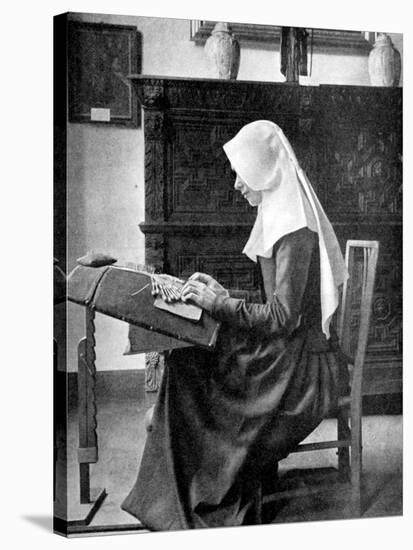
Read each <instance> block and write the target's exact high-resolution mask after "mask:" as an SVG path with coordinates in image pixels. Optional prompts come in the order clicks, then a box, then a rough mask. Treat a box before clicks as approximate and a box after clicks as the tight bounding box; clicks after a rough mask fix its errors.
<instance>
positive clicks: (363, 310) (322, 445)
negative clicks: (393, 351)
mask: <svg viewBox="0 0 413 550" xmlns="http://www.w3.org/2000/svg"><path fill="white" fill-rule="evenodd" d="M378 252H379V243H378V242H377V241H354V240H349V241H347V244H346V255H345V261H346V265H347V268H348V271H349V275H350V276H349V279H348V281H347V284H346V285H344V288H343V291H342V297H341V304H340V308H339V311H338V317H337V319H338V327H337V328H338V337H339V342H340V347H341V350H342V352H343V356H344V357H345V359H346V360H347V363H348V368H349V373H350V384H351V391H350V394H349V395H348V396H346V397H342V398H340V399H339V403H338V409H337V415H336V418H337V439H336V440H333V441H322V442H314V443H302V444H300V445H298V447H297V448H296V449H295V450H294V451H293V452H297V453H302V452H307V451H316V450H323V449H334V448H336V449H337V455H338V468H337V470H336V471H335V474H336V475H335V480H336V481H335V482H328V483H326V484H323V485H322V486H315V487H310V486H307V487H300V488H298V489H290V490H280V491H279V492H277V493H275V494H273V495H265V496H264V497H263V495H262V487H260V488H259V491H258V497H257V502H256V522H257V523H262V505H263V504H267V503H270V502H273V501H277V500H282V499H285V498H292V497H300V496H308V495H310V494H315V493H319V492H321V491H322V492H325V491H331V492H334V491H336V490H337V489H338V488H340V490H342V489H343V488H344V486H347V488H349V489H350V498H351V506H352V512H353V514H354V516H361V514H362V505H361V474H362V426H361V421H362V385H363V365H364V359H365V354H366V347H367V340H368V334H369V325H370V315H371V309H372V301H373V290H374V281H375V274H376V265H377V258H378ZM337 474H338V475H337Z"/></svg>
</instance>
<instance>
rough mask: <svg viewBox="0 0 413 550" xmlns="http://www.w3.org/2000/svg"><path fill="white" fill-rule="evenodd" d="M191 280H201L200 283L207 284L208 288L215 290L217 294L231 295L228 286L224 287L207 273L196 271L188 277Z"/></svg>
mask: <svg viewBox="0 0 413 550" xmlns="http://www.w3.org/2000/svg"><path fill="white" fill-rule="evenodd" d="M188 280H189V281H199V282H200V283H204V284H206V286H207V287H208V288H210V289H211V290H213V291H214V292H215V294H218V295H222V296H229V292H228V290H227V289H226V288H224V287H223V286H222V285H220V284H219V282H218V281H216V280H215V279H214V278H213V277H211V275H207V274H206V273H198V272H197V273H194V274H193V275H191V276H190V277H189V279H188Z"/></svg>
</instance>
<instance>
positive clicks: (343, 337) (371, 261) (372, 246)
mask: <svg viewBox="0 0 413 550" xmlns="http://www.w3.org/2000/svg"><path fill="white" fill-rule="evenodd" d="M378 252H379V243H378V241H353V240H349V241H347V244H346V255H345V261H346V266H347V269H348V272H349V278H348V280H347V283H346V284H345V285H344V288H343V291H342V300H341V308H340V314H339V323H338V336H339V341H340V345H341V348H342V350H343V352H344V353H345V354H346V356H348V357H352V358H353V360H354V365H353V372H352V383H351V402H352V413H351V415H352V416H353V414H354V415H356V416H357V415H358V416H360V414H361V396H362V385H363V364H364V359H365V355H366V349H367V342H368V336H369V326H370V318H371V310H372V304H373V292H374V282H375V276H376V267H377V259H378ZM356 308H357V312H359V313H358V314H357V315H354V311H356Z"/></svg>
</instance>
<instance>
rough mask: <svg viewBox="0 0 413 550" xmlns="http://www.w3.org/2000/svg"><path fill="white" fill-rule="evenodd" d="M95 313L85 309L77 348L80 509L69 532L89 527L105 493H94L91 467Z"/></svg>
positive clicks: (95, 444)
mask: <svg viewBox="0 0 413 550" xmlns="http://www.w3.org/2000/svg"><path fill="white" fill-rule="evenodd" d="M94 318H95V314H94V312H93V311H92V310H91V309H90V308H86V337H85V338H82V340H80V342H79V345H78V399H79V409H78V414H79V449H78V461H79V480H80V495H79V506H77V508H76V509H74V511H73V514H71V515H72V517H69V519H68V522H67V523H68V529H69V530H70V528H71V527H73V526H81V525H88V524H89V523H90V522H91V520H92V519H93V517H94V515H95V514H96V512H97V511H98V509H99V507H100V505H101V504H102V502H103V500H104V498H105V497H106V491H105V490H104V489H100V490H94V491H91V488H90V464H94V463H96V462H97V461H98V441H97V433H96V428H97V421H96V391H95V390H96V365H95V359H96V355H95V322H94Z"/></svg>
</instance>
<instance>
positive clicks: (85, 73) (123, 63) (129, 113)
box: [68, 21, 142, 128]
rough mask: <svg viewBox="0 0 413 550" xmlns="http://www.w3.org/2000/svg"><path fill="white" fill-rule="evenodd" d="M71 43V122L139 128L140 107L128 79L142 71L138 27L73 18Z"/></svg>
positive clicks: (70, 34) (70, 31) (70, 30)
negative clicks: (84, 21)
mask: <svg viewBox="0 0 413 550" xmlns="http://www.w3.org/2000/svg"><path fill="white" fill-rule="evenodd" d="M69 44H70V48H69V59H68V63H69V75H68V76H69V79H68V80H69V121H70V122H89V123H90V122H92V123H98V124H115V125H119V126H127V127H132V128H136V127H138V126H139V125H140V118H141V117H140V109H138V103H137V99H136V97H135V95H134V92H133V89H132V85H131V82H130V80H129V79H128V78H127V77H128V75H129V74H132V73H134V74H137V73H140V71H141V59H142V41H141V35H140V33H139V32H138V29H137V28H136V27H134V26H128V25H108V24H104V23H83V22H78V21H72V22H70V24H69Z"/></svg>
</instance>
